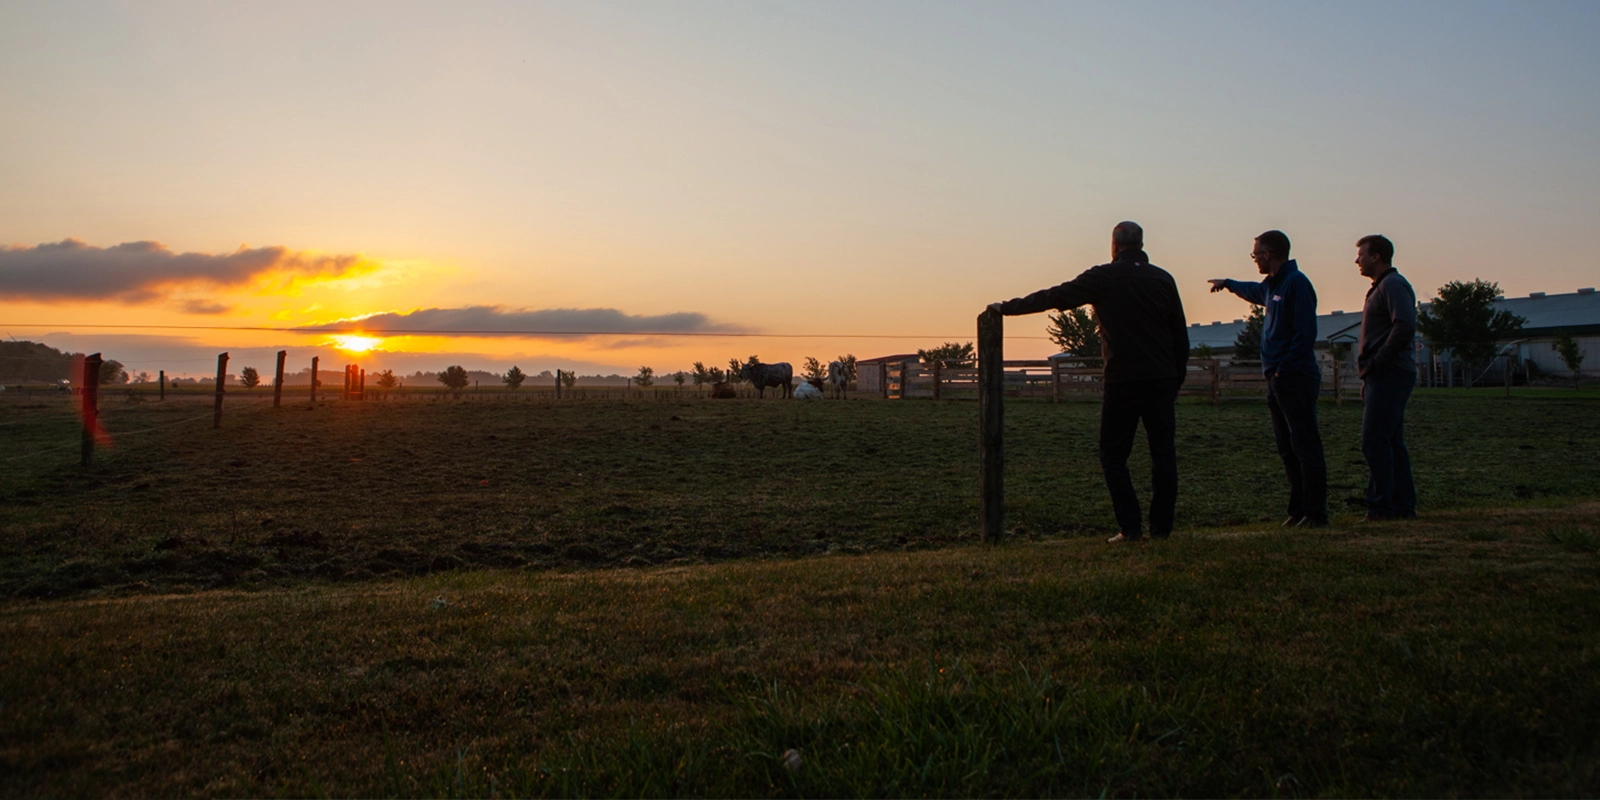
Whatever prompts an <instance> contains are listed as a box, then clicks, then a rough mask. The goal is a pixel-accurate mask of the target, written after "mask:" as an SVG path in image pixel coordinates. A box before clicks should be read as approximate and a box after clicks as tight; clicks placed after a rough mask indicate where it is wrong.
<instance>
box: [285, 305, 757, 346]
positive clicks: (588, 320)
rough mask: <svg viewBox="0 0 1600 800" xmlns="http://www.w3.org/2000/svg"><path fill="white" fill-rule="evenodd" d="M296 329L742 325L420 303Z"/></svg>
mask: <svg viewBox="0 0 1600 800" xmlns="http://www.w3.org/2000/svg"><path fill="white" fill-rule="evenodd" d="M301 330H316V331H351V332H365V333H372V334H389V335H397V334H402V333H403V334H412V335H438V336H449V335H454V336H522V337H528V338H539V337H547V336H563V337H570V336H573V335H579V336H592V335H597V334H617V333H621V334H633V335H638V334H650V333H677V334H682V333H707V334H712V333H739V332H742V329H740V328H735V327H731V326H728V325H724V324H720V323H714V322H712V321H711V320H710V319H709V318H707V317H706V315H705V314H701V313H699V312H692V311H681V312H677V313H673V314H657V315H654V316H645V315H630V314H625V313H623V312H622V311H619V310H617V309H615V308H547V309H537V310H530V309H507V308H505V307H504V306H464V307H461V308H424V309H419V310H417V311H412V312H409V313H405V314H400V313H394V312H389V313H384V314H374V315H372V316H370V317H363V318H361V319H353V320H340V321H338V322H332V323H328V324H326V325H307V326H303V327H302V328H301Z"/></svg>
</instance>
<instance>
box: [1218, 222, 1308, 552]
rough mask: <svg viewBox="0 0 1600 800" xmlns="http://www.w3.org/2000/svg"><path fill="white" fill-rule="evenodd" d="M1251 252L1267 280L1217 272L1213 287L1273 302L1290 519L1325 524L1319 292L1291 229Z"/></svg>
mask: <svg viewBox="0 0 1600 800" xmlns="http://www.w3.org/2000/svg"><path fill="white" fill-rule="evenodd" d="M1250 257H1251V258H1253V259H1255V262H1256V269H1257V270H1259V271H1260V272H1261V274H1262V275H1265V276H1267V277H1266V279H1265V280H1263V281H1261V282H1260V283H1245V282H1243V281H1236V280H1233V279H1232V278H1213V279H1211V291H1213V292H1220V291H1222V290H1223V289H1227V290H1228V291H1230V292H1233V293H1234V294H1236V295H1238V296H1240V297H1242V298H1244V299H1245V300H1248V301H1249V302H1251V303H1253V304H1255V305H1258V306H1265V307H1266V319H1265V320H1264V322H1265V324H1264V325H1263V326H1262V328H1261V374H1262V375H1265V376H1266V378H1267V411H1268V413H1269V414H1270V415H1271V416H1272V437H1273V439H1274V440H1275V441H1276V442H1277V445H1278V456H1279V457H1281V458H1282V459H1283V471H1284V472H1285V473H1286V474H1287V475H1288V476H1289V518H1288V519H1285V520H1284V521H1283V524H1284V525H1285V526H1288V527H1294V526H1302V527H1312V528H1321V527H1324V526H1326V525H1327V524H1328V467H1327V462H1326V461H1325V460H1324V459H1323V455H1322V433H1321V431H1319V430H1317V395H1318V394H1320V393H1321V392H1322V368H1321V367H1319V366H1317V356H1316V353H1315V352H1314V351H1313V349H1312V348H1313V347H1314V345H1315V344H1316V341H1317V290H1316V289H1314V288H1312V286H1311V279H1310V278H1307V277H1306V275H1305V273H1303V272H1301V271H1300V265H1298V264H1296V263H1295V262H1294V261H1293V260H1292V259H1290V258H1289V237H1288V236H1286V235H1284V233H1283V231H1267V232H1266V233H1263V234H1261V235H1260V236H1257V237H1256V242H1255V247H1254V248H1253V249H1252V250H1251V252H1250Z"/></svg>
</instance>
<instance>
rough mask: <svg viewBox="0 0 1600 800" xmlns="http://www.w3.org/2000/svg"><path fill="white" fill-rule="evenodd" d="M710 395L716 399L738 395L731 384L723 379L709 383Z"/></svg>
mask: <svg viewBox="0 0 1600 800" xmlns="http://www.w3.org/2000/svg"><path fill="white" fill-rule="evenodd" d="M711 396H712V397H715V398H718V399H724V398H729V397H738V396H739V393H738V392H736V391H734V390H733V384H731V383H728V382H727V381H723V382H722V383H713V384H711Z"/></svg>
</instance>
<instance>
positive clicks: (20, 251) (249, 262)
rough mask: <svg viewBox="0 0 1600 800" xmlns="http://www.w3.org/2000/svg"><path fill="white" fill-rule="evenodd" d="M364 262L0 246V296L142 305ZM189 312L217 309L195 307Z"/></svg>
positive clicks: (280, 251)
mask: <svg viewBox="0 0 1600 800" xmlns="http://www.w3.org/2000/svg"><path fill="white" fill-rule="evenodd" d="M363 262H364V259H363V258H362V257H361V256H356V255H314V254H308V253H302V252H296V251H293V250H290V249H288V248H286V247H256V248H248V247H241V248H239V249H238V250H237V251H235V252H233V253H228V254H225V255H213V254H209V253H174V252H172V251H171V250H169V249H168V248H167V246H166V245H164V244H161V243H160V242H127V243H124V244H119V245H116V246H114V247H95V246H93V245H89V244H84V243H83V242H81V241H78V240H77V239H66V240H64V241H61V242H57V243H55V244H41V245H38V246H36V247H4V246H0V294H3V295H5V296H7V297H8V298H11V299H14V300H21V299H27V300H42V301H46V302H56V301H71V300H118V301H121V302H125V303H148V302H154V301H157V300H161V299H163V298H164V297H165V291H164V290H166V289H169V288H174V287H178V286H184V285H195V284H201V285H210V286H232V285H238V284H242V283H245V282H247V281H249V280H251V279H253V278H255V277H257V276H260V275H262V274H264V273H287V274H292V275H296V276H302V277H309V276H329V277H331V276H335V275H341V274H343V273H346V272H349V271H350V270H352V269H354V268H356V267H358V266H359V265H361V264H362V263H363ZM187 310H188V311H189V312H190V313H198V314H215V313H220V312H221V311H223V310H225V309H224V308H222V307H220V306H216V305H214V304H205V303H201V304H200V305H198V306H195V307H192V308H189V309H187Z"/></svg>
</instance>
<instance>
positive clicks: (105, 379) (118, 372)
mask: <svg viewBox="0 0 1600 800" xmlns="http://www.w3.org/2000/svg"><path fill="white" fill-rule="evenodd" d="M127 382H128V370H127V369H125V368H124V367H123V366H122V362H121V361H118V360H116V359H114V358H108V359H106V360H104V361H102V362H100V385H101V386H106V385H109V384H119V383H127Z"/></svg>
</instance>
